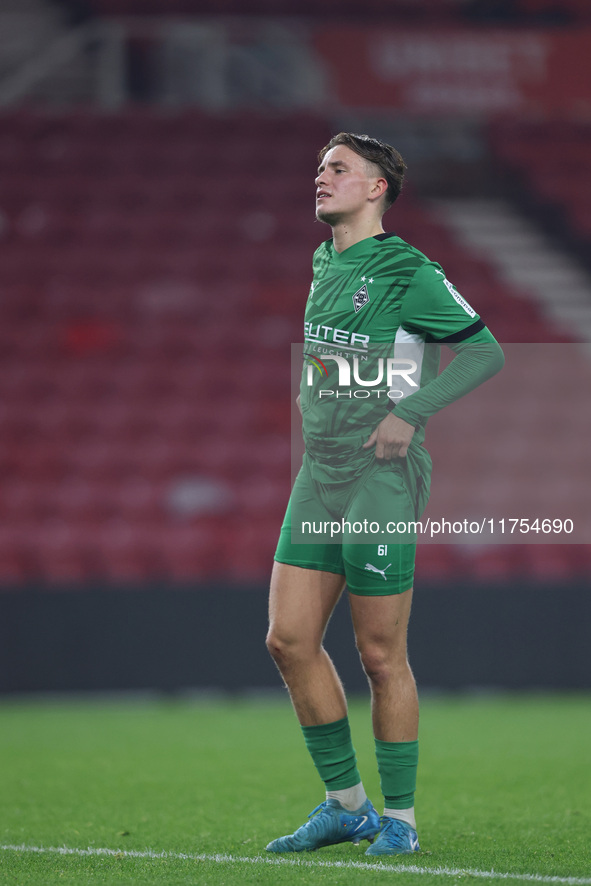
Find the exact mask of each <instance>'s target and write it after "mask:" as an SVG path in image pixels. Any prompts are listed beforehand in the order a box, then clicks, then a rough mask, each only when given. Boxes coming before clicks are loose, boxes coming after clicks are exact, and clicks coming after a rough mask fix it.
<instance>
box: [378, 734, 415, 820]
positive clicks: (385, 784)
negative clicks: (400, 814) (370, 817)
mask: <svg viewBox="0 0 591 886" xmlns="http://www.w3.org/2000/svg"><path fill="white" fill-rule="evenodd" d="M375 743H376V757H377V760H378V771H379V773H380V784H381V786H382V794H383V795H384V799H385V805H386V807H387V808H389V809H410V808H411V806H414V802H415V800H414V797H415V790H416V788H417V766H418V764H419V743H418V741H380V740H379V738H376V740H375Z"/></svg>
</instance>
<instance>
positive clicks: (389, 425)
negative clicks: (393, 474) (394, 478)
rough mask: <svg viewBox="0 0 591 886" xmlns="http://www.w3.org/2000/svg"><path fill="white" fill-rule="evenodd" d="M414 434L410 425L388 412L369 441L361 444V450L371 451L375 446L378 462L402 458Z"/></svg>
mask: <svg viewBox="0 0 591 886" xmlns="http://www.w3.org/2000/svg"><path fill="white" fill-rule="evenodd" d="M414 432H415V429H414V427H413V426H412V425H409V423H408V422H407V421H404V419H402V418H398V417H397V416H396V415H394V413H393V412H390V413H389V414H388V415H387V416H386V417H385V418H384V419H382V421H381V422H380V423H379V425H378V426H377V428H376V429H375V431H374V432H373V433H372V435H371V436H370V438H369V440H367V442H366V443H364V444H363V448H364V449H371V447H372V446H375V448H376V451H375V455H376V458H377V459H379V461H391V459H393V458H404V457H405V456H406V453H407V452H408V447H409V445H410V441H411V440H412V436H413V434H414Z"/></svg>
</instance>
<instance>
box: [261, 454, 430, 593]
mask: <svg viewBox="0 0 591 886" xmlns="http://www.w3.org/2000/svg"><path fill="white" fill-rule="evenodd" d="M323 455H324V453H323ZM425 455H426V453H425ZM427 459H428V456H427ZM411 462H412V460H409V462H408V463H407V462H406V460H403V459H398V460H395V461H393V462H388V463H380V462H378V461H376V459H375V457H374V454H373V452H368V453H367V456H365V455H364V457H362V458H356V459H355V460H354V461H353V462H351V460H346V461H345V463H339V460H338V458H335V457H334V455H332V457H330V461H329V460H328V459H327V458H326V457H324V458H322V457H318V455H317V454H314V455H311V454H310V453H309V452H306V454H305V455H304V460H303V464H302V468H301V470H300V472H299V474H298V476H297V478H296V480H295V483H294V486H293V489H292V493H291V497H290V500H289V504H288V507H287V512H286V514H285V519H284V521H283V526H282V527H281V534H280V537H279V543H278V545H277V550H276V552H275V560H277V561H278V562H279V563H287V564H289V565H292V566H301V567H303V568H305V569H315V570H319V571H322V572H332V573H336V574H337V575H343V576H345V579H346V582H347V586H348V588H349V591H351V593H353V594H360V595H365V596H388V595H390V594H401V593H403V592H404V591H407V590H408V589H409V588H411V587H412V585H413V579H414V565H415V551H416V532H414V533H413V532H412V531H409V532H408V533H397V532H394V533H392V532H390V531H388V527H391V526H392V525H393V524H396V525H399V526H400V525H402V524H404V525H409V524H411V525H412V523H413V521H416V520H418V519H419V516H420V514H422V511H423V509H424V507H425V504H426V499H427V498H428V477H427V478H425V477H417V476H415V475H414V472H413V470H412V468H411ZM428 469H429V471H428V473H429V474H430V459H428ZM422 473H424V471H423V472H422ZM425 479H427V484H426V487H425ZM425 491H426V495H425Z"/></svg>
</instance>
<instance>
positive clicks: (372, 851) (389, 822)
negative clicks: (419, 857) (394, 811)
mask: <svg viewBox="0 0 591 886" xmlns="http://www.w3.org/2000/svg"><path fill="white" fill-rule="evenodd" d="M380 823H381V829H380V832H379V834H378V835H377V837H376V839H375V842H374V843H372V845H371V846H370V847H369V849H367V850H366V852H365V854H366V855H406V854H408V853H410V852H420V851H421V847H420V846H419V838H418V837H417V832H416V831H415V829H414V828H411V826H410V825H409V824H407V823H406V822H405V821H399V819H397V818H389V817H388V816H386V815H383V816H382V817H381V818H380Z"/></svg>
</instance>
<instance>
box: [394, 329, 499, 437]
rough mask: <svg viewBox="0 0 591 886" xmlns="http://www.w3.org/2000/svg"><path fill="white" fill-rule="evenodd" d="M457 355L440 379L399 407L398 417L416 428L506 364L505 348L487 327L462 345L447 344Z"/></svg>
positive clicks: (405, 400)
mask: <svg viewBox="0 0 591 886" xmlns="http://www.w3.org/2000/svg"><path fill="white" fill-rule="evenodd" d="M445 344H447V347H449V348H451V349H452V351H454V352H455V354H456V356H455V357H454V359H453V360H452V361H451V363H450V364H449V366H447V367H446V368H445V369H444V370H443V372H441V373H440V374H439V375H438V376H437V378H435V379H433V381H431V382H430V383H429V384H428V385H425V387H424V388H421V389H420V390H418V391H417V392H416V393H415V394H411V395H410V396H409V397H406V398H405V399H404V400H401V401H400V402H399V403H397V404H396V412H395V414H396V416H397V418H399V419H402V420H403V421H405V422H407V423H409V424H410V425H411V426H412V427H415V426H416V425H419V424H423V422H425V421H426V420H427V419H428V418H429V417H430V416H431V415H434V414H435V413H436V412H439V410H440V409H443V408H444V407H445V406H449V404H450V403H453V402H454V401H455V400H459V398H460V397H464V396H465V395H466V394H468V393H470V391H473V390H474V388H477V387H478V386H479V385H481V384H483V382H485V381H487V380H488V379H489V378H492V376H493V375H496V374H497V372H499V371H500V370H501V369H502V368H503V366H504V365H505V355H504V354H503V351H502V348H501V346H500V345H499V343H498V342H497V340H496V339H495V337H494V336H493V335H492V333H491V332H490V331H489V330H488V329H487V327H486V326H484V327H483V328H482V329H480V330H479V332H477V333H476V334H475V335H473V336H471V337H470V338H468V339H466V340H465V341H462V342H452V341H450V342H445Z"/></svg>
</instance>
